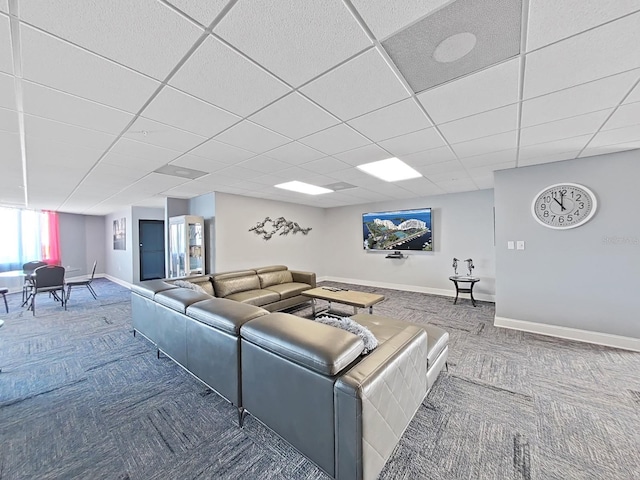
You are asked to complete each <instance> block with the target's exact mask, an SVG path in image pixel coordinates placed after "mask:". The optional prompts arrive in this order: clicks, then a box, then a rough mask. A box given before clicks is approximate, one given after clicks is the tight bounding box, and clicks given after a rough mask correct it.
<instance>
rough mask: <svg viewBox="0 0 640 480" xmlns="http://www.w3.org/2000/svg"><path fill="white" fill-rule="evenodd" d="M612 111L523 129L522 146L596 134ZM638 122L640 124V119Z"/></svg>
mask: <svg viewBox="0 0 640 480" xmlns="http://www.w3.org/2000/svg"><path fill="white" fill-rule="evenodd" d="M612 111H613V109H607V110H600V111H599V112H593V113H587V114H585V115H579V116H577V117H571V118H565V119H564V120H558V121H555V122H549V123H543V124H542V125H536V126H535V127H528V128H523V129H522V130H521V132H520V146H521V147H526V146H527V145H535V144H536V143H545V142H551V141H554V140H560V139H562V138H570V137H577V136H579V135H586V134H588V133H596V132H597V131H598V129H599V128H600V127H601V126H602V124H603V123H604V121H605V119H606V118H607V117H608V116H609V114H610V113H611V112H612ZM638 122H639V123H640V118H639V119H638Z"/></svg>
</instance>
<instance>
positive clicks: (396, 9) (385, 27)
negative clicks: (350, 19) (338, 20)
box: [352, 0, 450, 40]
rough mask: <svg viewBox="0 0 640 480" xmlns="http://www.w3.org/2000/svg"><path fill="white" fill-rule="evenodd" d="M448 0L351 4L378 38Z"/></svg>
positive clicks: (375, 0) (356, 0) (363, 0)
mask: <svg viewBox="0 0 640 480" xmlns="http://www.w3.org/2000/svg"><path fill="white" fill-rule="evenodd" d="M449 2H450V0H423V1H421V0H408V1H403V2H389V1H387V0H353V2H352V3H353V5H354V6H355V7H356V9H357V10H358V13H360V15H361V16H362V18H363V20H364V21H365V22H366V24H367V25H368V26H369V28H370V29H371V31H372V32H373V34H374V35H375V36H376V38H377V39H378V40H382V39H384V38H385V37H387V36H389V35H391V34H392V33H394V32H396V31H398V30H400V29H401V28H403V27H406V26H407V25H409V24H412V23H414V22H415V21H416V20H418V19H420V18H422V17H425V16H427V15H428V14H430V13H432V12H434V11H435V10H437V9H439V8H440V7H442V6H444V5H446V4H447V3H449Z"/></svg>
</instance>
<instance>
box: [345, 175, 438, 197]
mask: <svg viewBox="0 0 640 480" xmlns="http://www.w3.org/2000/svg"><path fill="white" fill-rule="evenodd" d="M401 185H402V188H404V189H406V190H409V191H410V192H413V193H414V194H416V195H421V196H425V195H433V194H434V191H440V189H439V188H438V187H436V186H435V185H434V184H433V182H432V181H431V180H429V179H427V178H425V177H419V178H412V179H410V180H404V181H403V182H402V184H401ZM347 193H349V192H348V191H347Z"/></svg>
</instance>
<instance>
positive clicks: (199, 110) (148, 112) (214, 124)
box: [142, 86, 241, 137]
mask: <svg viewBox="0 0 640 480" xmlns="http://www.w3.org/2000/svg"><path fill="white" fill-rule="evenodd" d="M142 116H143V117H147V118H150V119H152V120H156V121H158V122H162V123H165V124H167V125H172V126H174V127H177V128H180V129H182V130H186V131H188V132H193V133H196V134H198V135H202V136H204V137H212V136H214V135H215V134H217V133H220V132H221V131H222V130H224V129H225V128H228V127H230V126H231V125H233V124H234V123H237V122H239V121H240V120H241V117H238V116H237V115H234V114H233V113H229V112H226V111H224V110H222V109H220V108H218V107H214V106H213V105H209V104H208V103H205V102H203V101H202V100H198V99H197V98H194V97H192V96H190V95H187V94H186V93H183V92H181V91H179V90H176V89H175V88H171V87H169V86H167V87H164V88H163V89H162V90H161V91H160V93H159V94H158V96H157V97H156V98H154V99H153V101H152V102H151V103H150V104H149V105H148V106H147V108H145V109H144V111H143V112H142Z"/></svg>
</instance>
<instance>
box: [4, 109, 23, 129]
mask: <svg viewBox="0 0 640 480" xmlns="http://www.w3.org/2000/svg"><path fill="white" fill-rule="evenodd" d="M0 130H1V131H3V132H8V133H19V132H20V126H19V124H18V112H16V111H15V110H8V109H6V108H0Z"/></svg>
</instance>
